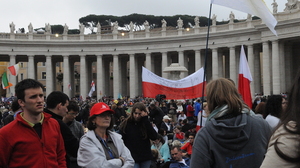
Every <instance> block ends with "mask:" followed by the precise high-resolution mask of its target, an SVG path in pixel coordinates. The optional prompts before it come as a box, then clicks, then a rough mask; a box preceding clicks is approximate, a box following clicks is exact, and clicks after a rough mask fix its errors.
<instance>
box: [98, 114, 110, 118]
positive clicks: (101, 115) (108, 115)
mask: <svg viewBox="0 0 300 168" xmlns="http://www.w3.org/2000/svg"><path fill="white" fill-rule="evenodd" d="M97 117H102V118H105V117H112V114H111V113H102V114H99V115H97Z"/></svg>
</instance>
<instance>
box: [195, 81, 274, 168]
mask: <svg viewBox="0 0 300 168" xmlns="http://www.w3.org/2000/svg"><path fill="white" fill-rule="evenodd" d="M206 95H207V104H208V110H209V111H210V112H211V113H210V115H209V116H208V118H207V122H206V126H205V127H203V128H202V129H200V130H199V132H198V133H197V135H196V137H195V141H194V145H193V154H192V157H191V164H190V167H191V168H196V167H199V166H201V167H206V168H209V167H210V168H228V167H243V168H256V167H259V166H260V165H261V163H262V161H263V159H264V155H265V153H266V149H267V146H268V141H269V138H270V136H271V134H272V130H271V128H270V126H269V124H268V123H267V122H266V121H265V120H264V119H263V118H261V117H258V116H256V115H255V114H254V113H253V112H252V111H251V110H250V109H249V107H248V106H247V105H246V104H245V103H244V102H243V100H242V99H241V96H240V95H239V93H238V91H237V89H236V87H235V86H234V85H233V84H232V82H230V81H229V80H228V79H225V78H220V79H216V80H213V81H211V82H210V83H209V84H208V85H207V86H206Z"/></svg>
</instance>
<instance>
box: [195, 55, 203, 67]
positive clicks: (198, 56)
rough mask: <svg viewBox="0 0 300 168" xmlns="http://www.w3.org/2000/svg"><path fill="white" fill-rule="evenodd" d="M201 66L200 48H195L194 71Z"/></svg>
mask: <svg viewBox="0 0 300 168" xmlns="http://www.w3.org/2000/svg"><path fill="white" fill-rule="evenodd" d="M201 66H202V62H201V53H200V50H195V71H198V70H199V69H200V68H201Z"/></svg>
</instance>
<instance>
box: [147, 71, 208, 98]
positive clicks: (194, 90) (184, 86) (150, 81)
mask: <svg viewBox="0 0 300 168" xmlns="http://www.w3.org/2000/svg"><path fill="white" fill-rule="evenodd" d="M203 77H204V69H203V68H201V69H199V70H198V71H196V72H195V73H193V74H191V75H189V76H187V77H185V78H183V79H180V80H176V81H175V80H169V79H165V78H162V77H159V76H157V75H155V74H154V73H152V72H151V71H149V70H148V69H146V68H145V67H143V70H142V86H143V96H144V97H150V98H155V97H156V96H157V95H158V94H164V95H166V99H193V98H197V97H202V89H203V85H205V80H204V81H203Z"/></svg>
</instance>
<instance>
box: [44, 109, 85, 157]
mask: <svg viewBox="0 0 300 168" xmlns="http://www.w3.org/2000/svg"><path fill="white" fill-rule="evenodd" d="M44 111H45V112H46V113H48V114H51V115H52V118H54V119H56V120H57V122H58V123H59V126H60V132H61V134H62V137H63V139H64V143H65V149H66V153H67V154H68V155H71V156H72V157H77V151H78V148H79V141H78V140H77V138H76V137H75V136H74V135H73V134H72V132H71V130H70V128H69V127H68V125H67V124H66V123H64V122H63V121H62V117H61V116H59V115H57V114H55V113H53V112H52V111H50V110H48V109H45V110H44Z"/></svg>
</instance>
